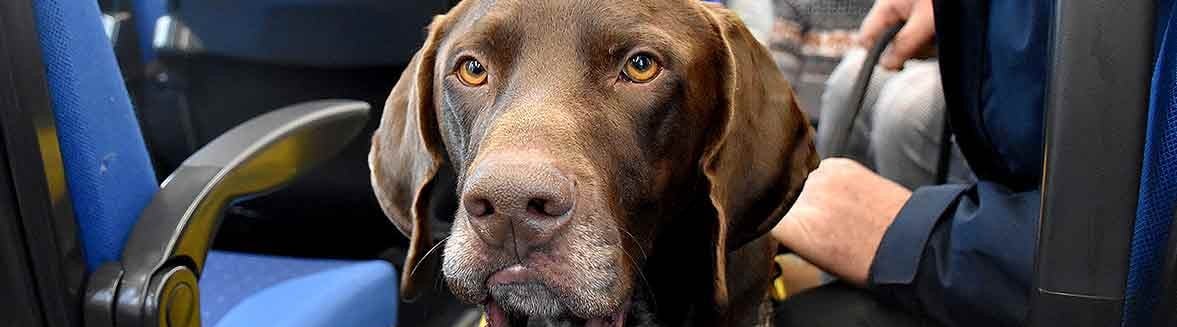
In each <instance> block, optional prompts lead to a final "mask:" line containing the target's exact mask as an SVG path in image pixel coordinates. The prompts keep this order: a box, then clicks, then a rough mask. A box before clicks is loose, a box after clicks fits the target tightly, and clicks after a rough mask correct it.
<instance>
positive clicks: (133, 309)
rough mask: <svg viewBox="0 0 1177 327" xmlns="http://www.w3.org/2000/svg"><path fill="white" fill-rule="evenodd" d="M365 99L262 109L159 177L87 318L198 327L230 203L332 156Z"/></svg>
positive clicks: (93, 282)
mask: <svg viewBox="0 0 1177 327" xmlns="http://www.w3.org/2000/svg"><path fill="white" fill-rule="evenodd" d="M368 109H369V106H368V104H367V103H364V102H359V101H348V100H322V101H313V102H306V103H301V104H297V105H293V106H290V107H286V108H283V109H279V110H276V111H273V112H270V113H268V114H265V115H262V116H259V117H257V118H254V119H252V120H249V121H247V122H245V123H244V124H241V125H239V126H237V127H235V128H233V129H232V130H229V131H228V132H226V133H225V134H223V135H221V136H220V137H218V138H217V139H215V140H213V141H212V142H210V143H209V144H208V145H206V146H204V147H203V148H201V149H200V150H199V151H197V152H196V153H195V154H193V155H192V156H191V157H189V158H188V159H187V160H185V161H184V163H183V164H181V166H180V168H178V169H176V171H175V172H173V173H172V174H171V176H169V177H168V178H167V179H166V180H165V181H164V182H163V184H162V185H161V188H160V190H159V192H158V193H157V194H156V195H155V197H154V198H153V199H152V200H151V203H150V204H149V205H148V206H147V208H146V209H144V210H143V213H142V214H141V215H140V217H139V221H138V223H137V224H136V225H135V228H134V230H133V231H132V233H131V235H130V238H129V239H128V240H127V244H126V247H125V248H124V250H123V255H122V259H121V260H120V262H118V263H111V264H107V265H104V266H102V267H101V268H99V269H98V270H97V271H95V272H94V274H93V275H92V277H91V278H90V285H88V286H87V304H86V310H85V311H86V312H85V315H86V318H85V319H86V321H87V325H89V326H113V325H114V323H116V322H117V325H118V326H199V325H200V310H199V305H198V303H199V290H198V288H197V279H198V276H200V274H201V272H202V271H203V268H204V260H205V257H206V255H207V254H208V251H209V247H210V246H211V243H212V239H213V237H214V236H215V235H216V230H217V228H218V227H219V225H220V222H221V219H222V217H223V214H224V210H225V208H226V207H227V206H228V205H230V204H231V203H233V202H235V201H240V200H243V199H247V198H249V197H252V196H257V195H260V194H264V193H266V192H270V191H274V190H276V189H278V188H280V187H281V186H283V185H285V184H287V183H289V182H290V181H292V180H293V179H294V178H295V177H298V176H299V175H300V174H302V173H305V172H306V171H308V170H310V169H311V168H312V167H314V166H315V165H316V164H318V163H320V162H323V161H325V160H326V159H328V158H331V157H334V156H335V155H336V154H338V152H339V151H340V150H342V149H343V148H344V146H346V145H347V144H348V143H349V142H350V141H351V140H352V139H353V138H354V137H355V136H356V135H357V134H358V133H359V132H360V130H361V129H362V128H363V126H364V125H365V123H366V122H367V119H368Z"/></svg>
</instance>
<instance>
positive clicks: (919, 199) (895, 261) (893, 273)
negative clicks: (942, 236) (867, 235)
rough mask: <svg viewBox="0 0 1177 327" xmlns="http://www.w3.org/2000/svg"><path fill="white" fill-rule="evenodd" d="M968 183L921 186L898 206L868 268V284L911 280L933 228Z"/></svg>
mask: <svg viewBox="0 0 1177 327" xmlns="http://www.w3.org/2000/svg"><path fill="white" fill-rule="evenodd" d="M966 189H968V185H938V186H928V187H921V188H919V189H917V190H916V191H915V192H914V193H912V195H911V198H910V199H908V200H907V203H906V204H904V205H903V209H900V210H899V215H898V216H896V217H895V221H893V222H892V223H891V226H890V227H888V228H887V232H886V233H885V234H883V240H882V242H880V243H879V249H878V250H877V251H876V252H875V260H874V262H872V263H871V268H870V277H869V281H870V285H871V286H882V285H893V284H910V283H911V282H912V281H913V280H915V276H916V272H917V271H918V270H919V265H920V258H922V257H923V253H924V246H925V245H926V243H927V241H928V237H929V236H930V235H931V234H932V229H933V228H935V227H936V223H938V222H939V221H940V219H941V218H943V217H945V216H948V215H947V214H946V212H947V211H948V209H949V208H951V207H952V206H953V204H955V203H956V199H957V198H958V197H960V194H961V193H963V192H964V191H965V190H966Z"/></svg>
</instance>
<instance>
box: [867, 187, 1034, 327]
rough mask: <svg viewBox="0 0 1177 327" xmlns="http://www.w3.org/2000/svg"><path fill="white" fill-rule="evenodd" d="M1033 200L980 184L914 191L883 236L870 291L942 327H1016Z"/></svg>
mask: <svg viewBox="0 0 1177 327" xmlns="http://www.w3.org/2000/svg"><path fill="white" fill-rule="evenodd" d="M1039 198H1040V193H1039V192H1038V191H1037V190H1032V191H1025V192H1013V191H1011V190H1009V189H1007V188H1005V187H1004V186H1001V185H1000V184H996V183H991V182H985V181H982V182H980V183H978V184H976V185H972V186H965V185H945V186H933V187H925V188H920V189H918V190H916V192H915V193H914V194H913V195H912V197H911V199H910V200H909V201H908V202H907V204H906V205H905V206H904V207H903V209H902V210H901V211H900V213H899V215H898V216H897V217H896V218H895V221H894V223H892V224H891V226H890V227H889V228H888V230H887V232H886V234H885V235H884V236H883V239H882V242H881V244H880V245H879V248H878V251H877V252H876V254H875V258H874V261H873V264H872V266H871V270H870V274H869V280H868V282H869V283H868V284H869V286H870V288H871V289H872V290H874V291H875V292H876V293H878V294H879V295H880V296H882V297H883V298H884V299H886V300H889V301H891V302H893V303H895V304H898V305H900V306H902V307H904V308H905V309H907V310H909V311H914V312H920V313H923V314H926V315H928V316H930V317H931V318H933V319H935V320H936V321H939V322H942V323H944V324H946V325H948V326H1013V325H1021V324H1022V323H1023V322H1024V321H1025V319H1026V314H1027V309H1028V307H1029V303H1028V302H1029V301H1028V298H1029V294H1030V293H1029V292H1030V279H1031V274H1032V273H1033V265H1034V246H1035V244H1036V243H1035V235H1036V226H1037V217H1038V210H1039Z"/></svg>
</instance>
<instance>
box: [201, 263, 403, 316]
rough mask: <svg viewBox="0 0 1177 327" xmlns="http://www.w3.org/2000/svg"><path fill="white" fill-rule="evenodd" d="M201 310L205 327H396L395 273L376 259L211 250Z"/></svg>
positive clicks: (202, 285)
mask: <svg viewBox="0 0 1177 327" xmlns="http://www.w3.org/2000/svg"><path fill="white" fill-rule="evenodd" d="M200 306H201V312H200V315H201V317H200V318H201V322H202V323H203V325H205V326H228V327H231V326H275V327H279V326H283V327H293V326H298V327H302V326H306V327H311V326H356V327H363V326H373V327H388V326H395V325H396V314H397V313H396V308H397V272H396V269H395V268H393V267H392V265H391V264H389V263H388V262H386V261H380V260H372V261H349V260H327V259H302V258H289V257H275V256H265V255H255V254H242V253H233V252H219V251H213V252H211V253H209V255H208V260H207V261H206V264H205V267H204V272H203V273H202V275H201V278H200Z"/></svg>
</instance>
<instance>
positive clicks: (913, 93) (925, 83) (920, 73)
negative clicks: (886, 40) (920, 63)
mask: <svg viewBox="0 0 1177 327" xmlns="http://www.w3.org/2000/svg"><path fill="white" fill-rule="evenodd" d="M909 69H910V70H905V71H904V72H903V73H901V74H899V75H897V76H895V78H894V79H893V80H891V81H889V82H888V83H887V85H886V86H884V87H883V90H882V91H880V95H879V99H878V101H877V102H876V103H875V110H874V112H873V114H874V117H873V119H874V123H875V127H874V129H873V133H874V135H871V138H872V140H874V141H877V142H876V143H878V144H879V145H882V146H887V145H897V144H921V143H927V142H929V141H931V142H932V143H935V141H936V140H935V139H934V138H936V137H937V136H939V135H940V128H942V125H943V117H944V116H943V115H944V110H945V106H944V91H943V89H942V88H941V86H940V78H939V72H938V71H937V70H935V69H934V67H933V69H927V68H926V67H910V68H909ZM875 150H876V151H892V150H896V149H875Z"/></svg>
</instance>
